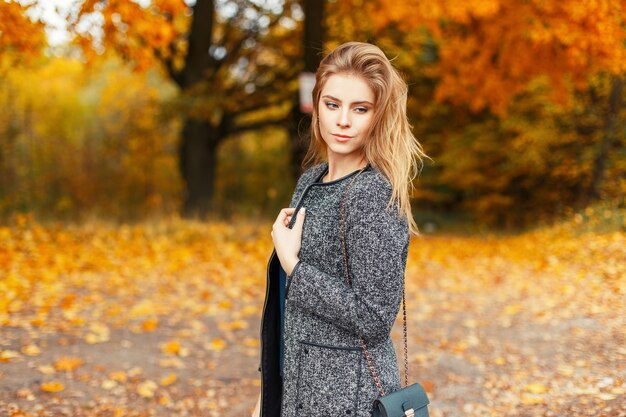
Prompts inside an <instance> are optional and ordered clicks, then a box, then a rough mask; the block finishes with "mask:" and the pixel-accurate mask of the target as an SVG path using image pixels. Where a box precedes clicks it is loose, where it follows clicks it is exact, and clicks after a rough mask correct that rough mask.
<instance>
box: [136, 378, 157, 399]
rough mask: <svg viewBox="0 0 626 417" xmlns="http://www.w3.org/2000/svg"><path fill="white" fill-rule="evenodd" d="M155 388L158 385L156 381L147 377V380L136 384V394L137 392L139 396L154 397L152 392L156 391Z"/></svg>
mask: <svg viewBox="0 0 626 417" xmlns="http://www.w3.org/2000/svg"><path fill="white" fill-rule="evenodd" d="M157 388H158V385H157V384H156V382H154V381H152V380H150V379H149V380H147V381H144V382H142V383H140V384H139V385H138V386H137V394H139V395H140V396H142V397H144V398H151V397H154V392H155V391H156V389H157Z"/></svg>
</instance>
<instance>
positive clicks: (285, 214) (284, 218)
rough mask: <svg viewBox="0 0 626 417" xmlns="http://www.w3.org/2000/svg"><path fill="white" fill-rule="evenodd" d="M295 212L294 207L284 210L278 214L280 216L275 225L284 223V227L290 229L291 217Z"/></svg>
mask: <svg viewBox="0 0 626 417" xmlns="http://www.w3.org/2000/svg"><path fill="white" fill-rule="evenodd" d="M294 210H295V208H294V207H287V208H284V209H282V210H281V211H280V212H279V213H278V216H277V217H276V221H275V222H274V223H275V224H277V223H282V224H283V225H285V226H286V227H288V226H289V222H290V221H291V215H292V214H293V212H294Z"/></svg>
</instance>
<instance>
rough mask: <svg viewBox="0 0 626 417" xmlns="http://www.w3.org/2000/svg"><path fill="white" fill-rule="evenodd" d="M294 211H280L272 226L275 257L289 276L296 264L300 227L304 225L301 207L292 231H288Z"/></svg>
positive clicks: (300, 237)
mask: <svg viewBox="0 0 626 417" xmlns="http://www.w3.org/2000/svg"><path fill="white" fill-rule="evenodd" d="M294 211H295V208H291V207H289V208H284V209H282V210H281V211H280V213H279V214H278V217H277V218H276V221H275V222H274V224H273V226H272V240H273V241H274V248H275V249H276V255H277V256H278V259H279V260H280V264H281V265H282V267H283V269H284V270H285V272H286V273H287V275H291V272H292V270H293V268H294V267H295V266H296V263H298V254H299V253H300V245H301V243H302V225H303V224H304V211H305V209H304V207H302V208H301V209H300V210H299V211H298V214H297V217H296V222H295V223H294V225H293V229H290V228H289V223H290V222H291V216H292V215H293V213H294Z"/></svg>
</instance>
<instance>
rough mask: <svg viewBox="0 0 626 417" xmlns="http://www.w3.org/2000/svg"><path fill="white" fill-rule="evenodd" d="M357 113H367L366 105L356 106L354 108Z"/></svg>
mask: <svg viewBox="0 0 626 417" xmlns="http://www.w3.org/2000/svg"><path fill="white" fill-rule="evenodd" d="M354 110H355V111H356V112H357V113H367V110H368V109H367V108H366V107H357V108H356V109H354Z"/></svg>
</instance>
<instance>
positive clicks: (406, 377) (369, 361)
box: [341, 168, 409, 396]
mask: <svg viewBox="0 0 626 417" xmlns="http://www.w3.org/2000/svg"><path fill="white" fill-rule="evenodd" d="M364 170H365V168H363V169H362V170H361V171H359V173H358V174H356V175H355V176H354V177H353V178H352V180H350V183H348V185H347V186H346V190H345V191H344V193H343V198H342V201H341V243H342V247H343V259H344V261H345V267H346V280H347V281H348V287H350V286H351V283H350V275H349V274H348V254H347V252H346V239H345V230H344V217H345V214H344V212H345V200H346V194H348V189H349V188H350V185H352V183H353V182H354V180H355V179H356V177H358V176H359V175H360V174H361V173H362V172H363V171H364ZM402 316H403V318H404V386H405V387H408V386H409V360H408V348H407V332H406V299H405V294H404V282H403V283H402ZM359 339H360V341H361V346H362V347H363V353H365V358H366V359H367V364H368V366H369V368H370V371H371V373H372V376H373V377H374V382H376V387H378V391H379V392H380V395H381V396H384V395H385V391H384V390H383V386H382V385H381V383H380V380H379V379H378V375H377V374H376V370H375V369H374V364H373V361H372V357H371V356H370V354H369V352H368V350H367V345H366V344H365V341H364V340H363V337H362V336H361V335H359Z"/></svg>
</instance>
